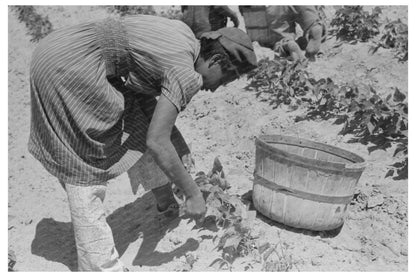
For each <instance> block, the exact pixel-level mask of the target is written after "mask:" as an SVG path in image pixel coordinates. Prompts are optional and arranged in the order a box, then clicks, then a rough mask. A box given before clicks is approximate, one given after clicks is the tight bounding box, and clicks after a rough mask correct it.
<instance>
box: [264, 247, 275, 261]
mask: <svg viewBox="0 0 416 277" xmlns="http://www.w3.org/2000/svg"><path fill="white" fill-rule="evenodd" d="M274 251H275V248H269V249H268V250H267V251H266V252H265V253H264V254H263V260H265V261H267V259H268V258H269V257H270V255H271V254H272V253H273V252H274Z"/></svg>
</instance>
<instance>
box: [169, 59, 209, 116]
mask: <svg viewBox="0 0 416 277" xmlns="http://www.w3.org/2000/svg"><path fill="white" fill-rule="evenodd" d="M201 87H202V76H201V75H200V74H199V73H197V72H196V71H195V70H193V69H190V68H180V67H174V68H171V69H170V70H168V71H167V73H166V74H165V76H164V78H163V81H162V89H161V93H162V94H163V95H164V96H165V97H166V98H168V99H169V100H170V101H171V102H172V103H173V104H174V105H175V107H176V108H177V110H178V112H179V111H183V110H184V109H185V107H186V105H187V104H188V103H189V102H190V101H191V99H192V97H193V96H194V95H195V94H196V93H197V92H198V91H199V90H200V89H201Z"/></svg>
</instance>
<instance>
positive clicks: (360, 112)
mask: <svg viewBox="0 0 416 277" xmlns="http://www.w3.org/2000/svg"><path fill="white" fill-rule="evenodd" d="M248 78H249V80H250V83H249V85H248V86H247V87H246V89H249V90H255V91H256V92H257V94H256V96H257V97H259V96H261V95H266V96H267V97H264V99H263V100H264V101H269V102H270V104H271V105H274V108H277V107H279V106H280V105H281V104H284V105H291V106H294V107H295V108H297V107H299V106H303V107H305V108H306V112H305V113H304V114H303V115H300V116H297V117H296V118H295V121H296V122H298V121H302V120H328V119H331V118H335V121H334V123H335V124H344V126H343V128H342V130H341V132H340V135H347V134H351V135H353V138H351V139H350V140H349V141H348V142H350V143H354V142H358V143H362V144H365V145H369V147H368V150H369V152H372V151H375V150H377V149H382V150H386V149H387V148H390V147H396V149H397V150H396V151H395V153H394V156H397V155H399V154H400V155H402V156H403V157H404V159H403V161H401V162H398V163H395V164H393V165H392V166H391V168H390V169H389V170H388V172H387V174H386V177H388V176H394V177H393V178H395V179H405V178H407V168H408V158H407V155H408V153H407V144H408V135H407V130H408V116H407V112H408V107H407V101H406V95H405V94H403V93H401V92H400V91H399V90H398V89H396V90H395V92H394V93H393V94H391V95H389V96H387V97H386V98H385V99H382V98H381V97H380V96H379V95H378V94H377V93H376V91H375V90H374V89H373V88H372V87H371V86H369V92H368V93H363V92H360V91H359V90H358V88H357V86H355V85H343V86H338V85H336V84H335V83H334V82H333V81H332V80H331V79H330V78H326V79H320V80H318V81H317V80H315V79H314V78H312V77H309V75H308V73H307V72H306V70H305V67H304V66H302V64H299V63H291V62H289V61H282V60H280V59H274V60H269V59H266V60H262V61H260V62H259V68H258V69H257V70H255V71H253V72H251V73H250V74H249V75H248Z"/></svg>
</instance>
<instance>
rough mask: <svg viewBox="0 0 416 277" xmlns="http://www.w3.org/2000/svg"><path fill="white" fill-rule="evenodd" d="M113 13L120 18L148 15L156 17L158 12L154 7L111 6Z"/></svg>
mask: <svg viewBox="0 0 416 277" xmlns="http://www.w3.org/2000/svg"><path fill="white" fill-rule="evenodd" d="M110 10H111V11H114V12H116V13H118V14H120V16H126V15H135V14H147V15H155V14H156V12H155V10H154V8H153V6H135V5H134V6H133V5H124V6H111V7H110Z"/></svg>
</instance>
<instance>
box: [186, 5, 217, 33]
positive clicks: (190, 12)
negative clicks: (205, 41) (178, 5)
mask: <svg viewBox="0 0 416 277" xmlns="http://www.w3.org/2000/svg"><path fill="white" fill-rule="evenodd" d="M209 9H210V7H209V6H187V8H186V9H185V10H184V12H183V19H182V20H183V22H185V23H186V25H188V26H189V27H190V28H191V30H192V32H193V33H194V34H195V37H196V38H198V39H199V37H200V36H201V35H202V34H203V33H205V32H209V31H211V24H210V22H209Z"/></svg>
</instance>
